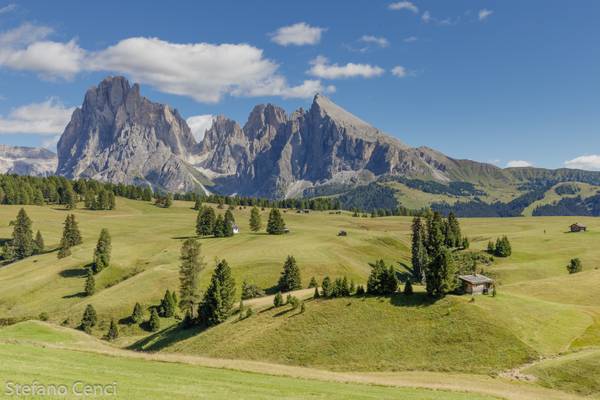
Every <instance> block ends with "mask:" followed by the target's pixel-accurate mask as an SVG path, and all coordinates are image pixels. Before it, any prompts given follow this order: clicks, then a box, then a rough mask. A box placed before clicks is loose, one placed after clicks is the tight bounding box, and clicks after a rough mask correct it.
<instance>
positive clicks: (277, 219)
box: [267, 208, 285, 235]
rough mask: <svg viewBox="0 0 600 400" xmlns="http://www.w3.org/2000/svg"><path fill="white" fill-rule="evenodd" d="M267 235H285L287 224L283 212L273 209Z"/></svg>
mask: <svg viewBox="0 0 600 400" xmlns="http://www.w3.org/2000/svg"><path fill="white" fill-rule="evenodd" d="M267 233H268V234H269V235H281V234H283V233H285V222H284V221H283V217H282V216H281V212H280V211H279V209H277V208H272V209H271V212H270V213H269V221H268V222H267Z"/></svg>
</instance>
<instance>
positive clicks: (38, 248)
mask: <svg viewBox="0 0 600 400" xmlns="http://www.w3.org/2000/svg"><path fill="white" fill-rule="evenodd" d="M33 243H34V246H35V250H34V253H35V254H40V253H43V252H44V247H45V246H44V238H43V237H42V232H40V231H39V230H38V231H37V233H36V235H35V240H34V241H33Z"/></svg>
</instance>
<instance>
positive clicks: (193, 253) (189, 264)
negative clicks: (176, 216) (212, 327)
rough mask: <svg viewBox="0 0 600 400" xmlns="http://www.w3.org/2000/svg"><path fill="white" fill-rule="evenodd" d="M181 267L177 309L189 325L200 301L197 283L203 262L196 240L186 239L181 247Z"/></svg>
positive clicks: (194, 316)
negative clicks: (181, 312) (179, 309)
mask: <svg viewBox="0 0 600 400" xmlns="http://www.w3.org/2000/svg"><path fill="white" fill-rule="evenodd" d="M180 260H181V266H180V267H179V297H180V298H181V299H180V301H179V308H181V311H183V313H184V314H185V318H186V321H187V322H188V323H190V322H191V321H192V320H193V319H194V318H196V308H197V304H198V302H199V301H200V288H199V286H198V283H199V282H198V281H199V277H200V271H202V269H204V265H205V264H204V260H203V258H202V255H201V252H200V243H199V242H198V241H197V240H196V239H193V238H191V239H186V241H185V242H183V245H182V246H181V257H180Z"/></svg>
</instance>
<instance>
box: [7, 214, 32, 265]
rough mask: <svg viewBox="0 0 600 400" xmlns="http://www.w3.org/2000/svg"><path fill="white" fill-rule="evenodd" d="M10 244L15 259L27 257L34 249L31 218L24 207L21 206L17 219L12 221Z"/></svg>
mask: <svg viewBox="0 0 600 400" xmlns="http://www.w3.org/2000/svg"><path fill="white" fill-rule="evenodd" d="M13 224H14V228H13V233H12V242H11V246H12V248H13V252H14V256H15V258H17V259H22V258H25V257H29V256H30V255H32V254H33V252H34V250H35V243H34V241H33V231H32V230H31V219H29V217H28V216H27V213H26V212H25V209H23V208H21V209H20V210H19V213H18V214H17V219H16V220H15V221H14V222H13Z"/></svg>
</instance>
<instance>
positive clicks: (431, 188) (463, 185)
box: [383, 176, 486, 196]
mask: <svg viewBox="0 0 600 400" xmlns="http://www.w3.org/2000/svg"><path fill="white" fill-rule="evenodd" d="M383 181H384V182H385V181H394V182H400V183H402V184H404V185H406V186H408V187H409V188H412V189H417V190H420V191H422V192H425V193H432V194H445V195H448V196H485V194H486V193H485V192H484V191H482V190H479V189H477V188H476V187H475V185H473V184H472V183H469V182H458V181H453V182H450V183H448V184H447V185H446V184H443V183H440V182H436V181H424V180H422V179H409V178H406V177H403V176H389V177H385V178H383Z"/></svg>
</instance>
